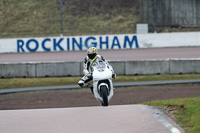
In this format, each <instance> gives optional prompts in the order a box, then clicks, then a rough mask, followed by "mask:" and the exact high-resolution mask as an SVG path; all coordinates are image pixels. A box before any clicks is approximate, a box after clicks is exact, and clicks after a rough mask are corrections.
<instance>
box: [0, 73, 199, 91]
mask: <svg viewBox="0 0 200 133" xmlns="http://www.w3.org/2000/svg"><path fill="white" fill-rule="evenodd" d="M80 79H81V77H59V78H58V77H56V78H51V77H48V78H9V79H0V89H7V88H23V87H37V86H55V85H70V84H77V83H78V81H79V80H80ZM187 79H200V74H184V75H140V76H117V78H116V79H115V81H114V82H134V81H162V80H187Z"/></svg>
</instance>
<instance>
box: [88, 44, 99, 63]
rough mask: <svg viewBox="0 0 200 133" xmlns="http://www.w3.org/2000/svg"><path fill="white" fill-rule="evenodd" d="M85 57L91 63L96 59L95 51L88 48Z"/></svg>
mask: <svg viewBox="0 0 200 133" xmlns="http://www.w3.org/2000/svg"><path fill="white" fill-rule="evenodd" d="M87 55H88V57H89V58H90V60H91V61H94V60H95V59H96V58H97V49H96V48H95V47H90V48H89V49H88V50H87Z"/></svg>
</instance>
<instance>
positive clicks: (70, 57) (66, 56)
mask: <svg viewBox="0 0 200 133" xmlns="http://www.w3.org/2000/svg"><path fill="white" fill-rule="evenodd" d="M199 51H200V47H174V48H143V49H140V48H138V49H126V50H99V54H100V55H102V56H104V57H105V58H106V59H107V60H114V61H128V60H130V61H131V60H149V59H173V58H182V59H188V58H200V52H199ZM85 56H86V51H68V52H66V51H65V52H39V53H6V54H0V62H1V63H5V62H7V63H11V62H12V63H21V62H52V61H68V62H71V61H72V62H73V61H83V60H84V58H85Z"/></svg>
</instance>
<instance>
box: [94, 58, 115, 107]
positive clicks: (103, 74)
mask: <svg viewBox="0 0 200 133" xmlns="http://www.w3.org/2000/svg"><path fill="white" fill-rule="evenodd" d="M92 68H93V73H92V75H91V77H90V79H92V80H93V94H94V96H95V98H96V99H97V101H99V102H101V104H102V106H108V102H109V101H110V99H111V98H112V96H113V94H114V91H113V89H114V88H113V82H112V79H113V78H114V76H115V75H114V74H112V71H111V70H110V69H109V68H108V66H107V64H106V63H104V62H98V63H96V64H95V65H93V66H92Z"/></svg>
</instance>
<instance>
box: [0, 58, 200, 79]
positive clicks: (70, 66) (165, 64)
mask: <svg viewBox="0 0 200 133" xmlns="http://www.w3.org/2000/svg"><path fill="white" fill-rule="evenodd" d="M109 62H110V64H111V65H112V66H113V68H114V70H115V73H116V74H117V75H149V74H189V73H191V74H199V73H200V59H168V60H142V61H109ZM82 70H83V63H82V62H43V63H1V64H0V78H15V77H16V78H19V77H30V78H32V77H66V76H82V75H83V72H82Z"/></svg>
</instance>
